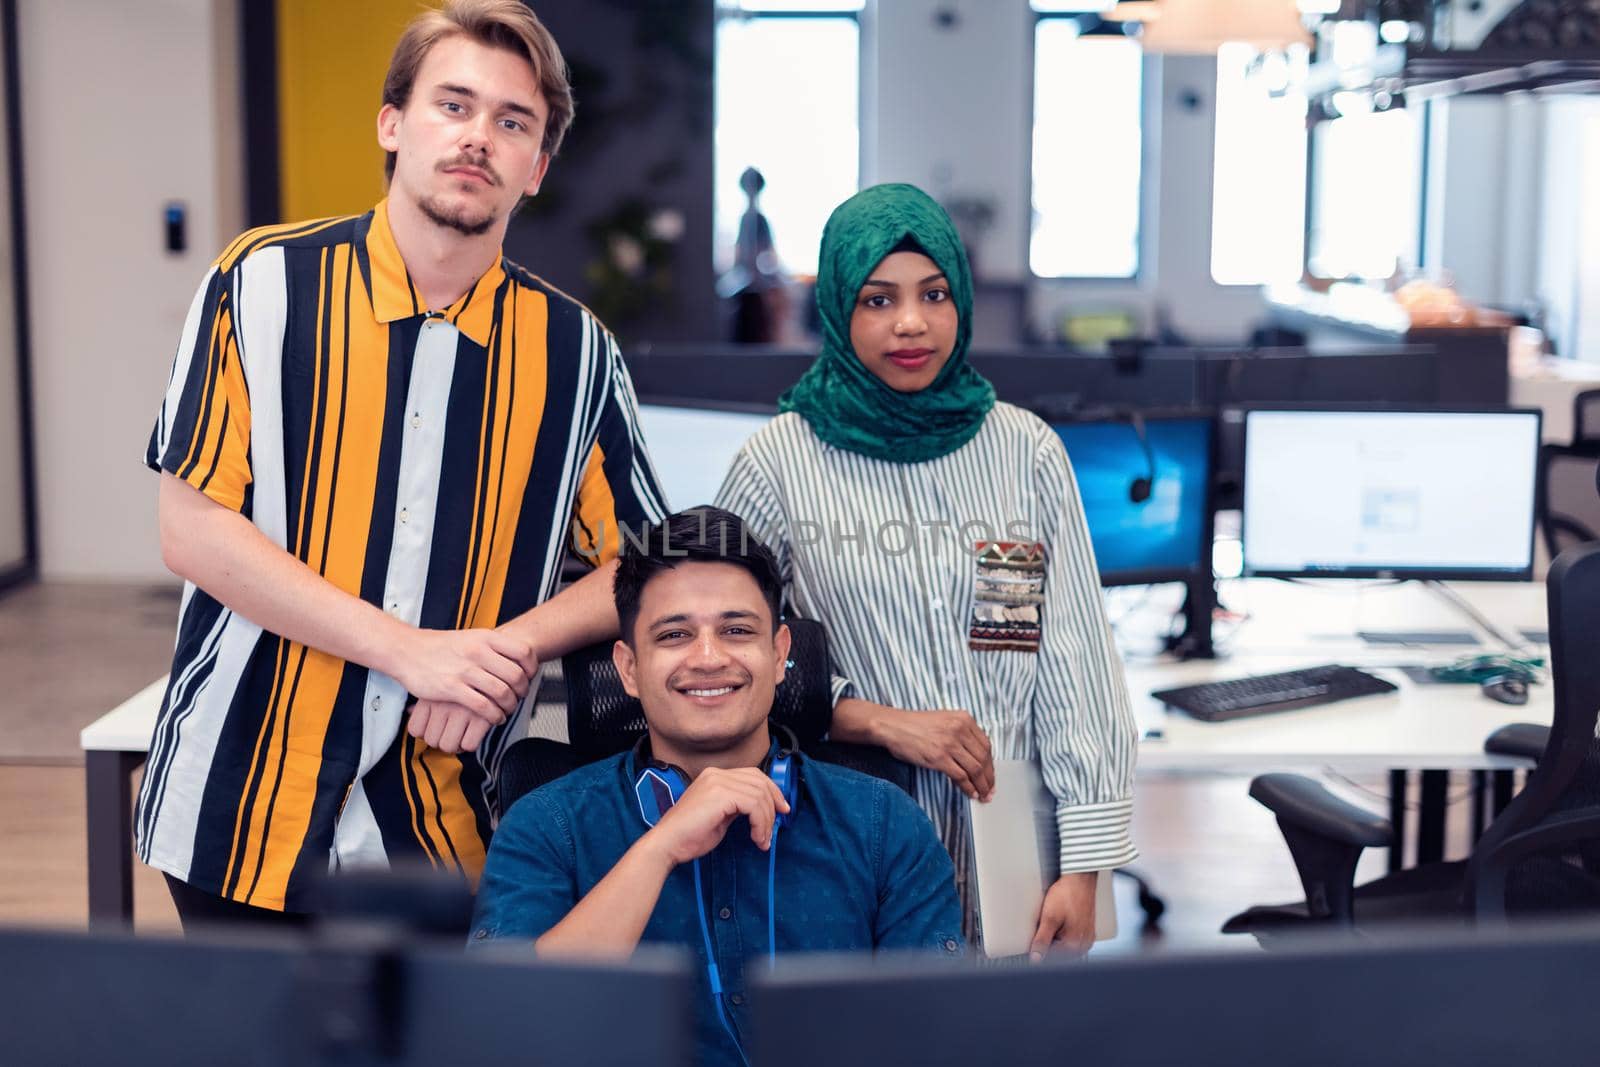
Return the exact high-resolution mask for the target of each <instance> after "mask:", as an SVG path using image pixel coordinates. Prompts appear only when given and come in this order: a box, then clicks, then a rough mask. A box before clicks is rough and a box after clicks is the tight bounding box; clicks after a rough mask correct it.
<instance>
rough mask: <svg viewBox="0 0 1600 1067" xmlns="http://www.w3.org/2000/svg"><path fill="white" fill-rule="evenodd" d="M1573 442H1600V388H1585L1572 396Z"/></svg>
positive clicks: (1580, 443) (1576, 443)
mask: <svg viewBox="0 0 1600 1067" xmlns="http://www.w3.org/2000/svg"><path fill="white" fill-rule="evenodd" d="M1572 443H1573V444H1575V445H1582V444H1586V443H1595V444H1600V389H1585V390H1584V391H1583V392H1581V393H1579V394H1578V395H1577V396H1575V397H1573V398H1572Z"/></svg>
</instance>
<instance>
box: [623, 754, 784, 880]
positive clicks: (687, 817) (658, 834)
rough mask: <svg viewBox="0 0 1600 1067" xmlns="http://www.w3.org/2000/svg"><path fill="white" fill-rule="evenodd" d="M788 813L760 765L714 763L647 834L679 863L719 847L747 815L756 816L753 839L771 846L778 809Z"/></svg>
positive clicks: (751, 831)
mask: <svg viewBox="0 0 1600 1067" xmlns="http://www.w3.org/2000/svg"><path fill="white" fill-rule="evenodd" d="M788 811H789V803H788V801H786V800H784V799H783V792H782V790H780V789H779V788H778V787H777V785H775V784H774V783H773V781H772V779H771V778H769V777H767V773H766V772H765V771H763V770H761V769H760V768H759V767H740V768H737V769H735V770H720V769H718V768H716V767H708V768H707V769H706V770H704V771H702V772H700V777H698V778H696V779H695V780H694V781H693V782H692V783H691V784H690V785H689V788H688V789H685V790H684V791H683V796H681V797H679V798H678V802H677V803H676V804H674V805H673V806H672V808H671V810H669V811H668V812H667V813H666V814H665V815H663V816H662V817H661V821H660V822H658V823H656V825H655V826H654V828H652V829H651V830H650V832H649V833H648V834H646V835H645V837H646V838H654V839H655V845H656V847H657V848H660V849H661V850H662V851H663V852H664V853H665V855H666V856H667V858H668V859H670V860H671V861H672V863H673V864H674V865H677V864H680V863H688V862H689V861H690V860H697V859H699V858H700V857H701V856H704V855H705V854H706V853H707V852H710V851H711V850H712V849H714V848H716V847H717V845H718V843H720V842H721V841H722V838H723V835H724V834H726V833H727V832H728V827H729V826H730V825H732V823H733V820H734V819H737V818H738V817H739V816H741V815H743V816H745V817H746V818H747V819H749V820H750V840H751V841H754V842H755V844H756V847H757V848H761V849H765V848H769V847H771V844H772V827H773V824H774V823H775V822H776V821H777V816H778V813H779V812H782V813H785V814H787V813H788Z"/></svg>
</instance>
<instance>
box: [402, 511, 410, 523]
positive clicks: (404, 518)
mask: <svg viewBox="0 0 1600 1067" xmlns="http://www.w3.org/2000/svg"><path fill="white" fill-rule="evenodd" d="M409 519H410V515H409V513H408V512H407V511H406V509H405V508H401V509H400V524H401V525H402V526H404V525H405V524H406V522H407V521H408V520H409Z"/></svg>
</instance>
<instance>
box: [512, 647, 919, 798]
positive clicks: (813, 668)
mask: <svg viewBox="0 0 1600 1067" xmlns="http://www.w3.org/2000/svg"><path fill="white" fill-rule="evenodd" d="M786 621H787V622H788V624H789V633H790V634H791V635H792V639H791V642H790V645H789V667H788V670H787V672H786V673H785V676H784V679H783V682H782V683H780V684H779V685H778V688H777V691H776V692H775V693H774V694H773V700H772V715H771V718H772V721H773V722H775V723H777V724H778V725H780V726H785V727H788V728H789V729H790V730H792V731H794V735H795V740H796V741H797V742H798V743H799V745H800V751H801V752H803V753H805V754H806V755H807V756H808V757H810V758H812V759H817V760H822V761H823V762H825V763H833V764H837V765H839V766H843V767H849V768H850V769H852V770H856V771H861V772H862V773H864V774H870V775H873V776H874V777H877V778H883V779H885V780H886V781H889V782H893V783H894V784H895V785H897V786H899V787H900V788H901V789H903V790H905V791H906V793H907V794H910V793H911V790H912V769H911V767H910V766H909V765H908V764H905V763H901V762H900V761H899V760H897V759H895V758H894V757H893V756H891V755H890V754H889V753H888V751H887V750H885V749H882V748H877V747H876V746H871V745H853V744H847V743H845V742H841V741H824V740H823V737H824V736H825V735H826V734H827V732H828V727H829V726H831V725H832V723H833V691H832V671H831V668H830V663H831V660H830V658H829V656H828V635H827V632H826V631H825V630H824V629H823V627H822V624H821V623H819V622H816V621H815V620H813V619H788V620H786ZM611 645H612V642H610V641H602V642H599V643H597V644H593V645H589V646H588V647H587V648H581V649H578V650H577V651H576V652H573V653H572V654H570V655H568V656H565V657H563V658H562V661H561V668H562V673H563V674H564V676H565V678H566V687H567V741H566V742H565V743H562V742H560V741H555V740H552V739H550V738H545V737H530V738H525V739H524V740H521V741H518V742H517V743H516V744H514V745H512V746H511V747H510V748H509V749H507V750H506V753H505V755H504V756H503V757H501V760H500V772H499V777H498V779H497V781H498V784H499V800H500V810H501V811H502V812H504V811H509V810H510V809H511V805H512V804H514V803H516V801H517V800H518V798H520V797H521V796H522V795H523V794H525V793H528V792H530V791H532V790H534V789H537V788H538V787H539V786H541V785H544V784H545V783H546V782H553V781H555V780H556V779H557V778H560V777H561V776H562V775H564V774H566V773H567V772H568V771H572V770H576V769H577V768H579V767H581V766H583V765H584V764H586V763H593V762H594V761H595V760H599V759H604V758H605V757H607V756H614V755H616V754H617V753H619V752H625V751H627V750H628V749H629V748H631V747H632V746H633V743H634V742H635V741H636V740H638V738H639V735H640V734H642V733H644V731H645V721H644V709H643V708H642V707H640V705H639V701H638V699H637V698H635V697H631V696H629V695H628V693H627V691H626V690H624V689H623V688H622V679H621V678H619V677H618V675H617V668H616V665H615V664H614V663H613V662H612V661H611Z"/></svg>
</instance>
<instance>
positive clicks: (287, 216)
mask: <svg viewBox="0 0 1600 1067" xmlns="http://www.w3.org/2000/svg"><path fill="white" fill-rule="evenodd" d="M423 6H424V5H423V4H422V3H420V0H278V123H279V133H278V138H279V140H278V149H279V152H280V153H281V156H280V159H279V167H280V177H281V179H282V186H281V188H282V199H283V219H284V220H285V221H292V220H298V219H310V218H319V217H322V216H326V215H351V214H358V213H360V212H363V211H366V210H367V209H368V208H370V207H371V206H372V205H373V204H375V203H377V202H378V200H379V199H380V198H381V197H382V196H383V150H382V149H380V148H379V147H378V142H377V133H376V127H377V117H378V105H379V103H380V101H381V97H382V93H383V75H384V72H385V71H386V70H388V69H389V55H390V53H391V52H392V51H393V50H394V44H395V41H396V40H398V39H399V37H400V33H401V31H402V30H403V29H405V25H406V23H407V22H409V21H410V20H411V18H412V16H414V15H416V14H417V13H418V12H419V11H420V10H422V8H423Z"/></svg>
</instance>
